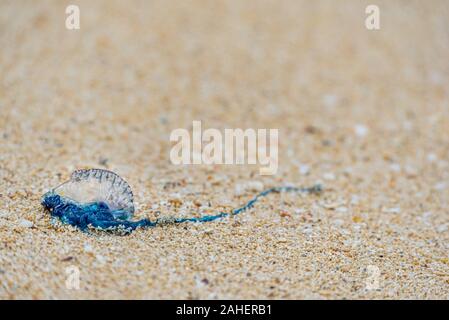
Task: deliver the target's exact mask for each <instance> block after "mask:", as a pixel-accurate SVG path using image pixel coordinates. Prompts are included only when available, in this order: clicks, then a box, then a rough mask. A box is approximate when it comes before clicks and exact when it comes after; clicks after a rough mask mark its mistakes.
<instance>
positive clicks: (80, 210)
mask: <svg viewBox="0 0 449 320" xmlns="http://www.w3.org/2000/svg"><path fill="white" fill-rule="evenodd" d="M321 191H322V187H321V186H320V185H315V186H312V187H309V188H298V187H291V186H286V187H275V188H270V189H267V190H265V191H262V192H260V193H259V194H257V195H256V196H255V197H254V198H252V199H251V200H250V201H248V202H247V203H246V204H244V205H243V206H241V207H239V208H236V209H234V210H232V211H231V212H219V213H217V214H216V215H205V216H201V217H192V218H174V219H171V220H170V222H171V223H183V222H209V221H214V220H217V219H220V218H224V217H228V216H232V215H237V214H240V213H242V212H244V211H246V210H248V209H250V208H252V207H253V206H254V205H255V203H256V202H257V201H258V200H259V199H260V198H261V197H265V196H267V195H269V194H271V193H279V192H295V193H307V194H319V193H321ZM42 205H43V206H44V207H45V208H46V209H47V210H48V211H49V212H50V213H51V215H52V216H53V217H55V218H58V219H59V220H60V221H61V222H62V223H64V224H69V225H72V226H74V227H77V228H79V229H80V230H82V231H87V230H88V229H96V230H105V231H118V232H121V233H125V234H126V233H130V232H132V231H133V230H135V229H137V228H148V227H155V226H157V225H161V224H164V223H167V219H160V220H155V221H151V220H149V219H141V220H131V219H132V216H133V214H134V199H133V193H132V190H131V187H130V186H129V184H128V183H127V182H126V181H125V180H124V179H122V178H121V177H120V176H118V175H117V174H115V173H114V172H111V171H108V170H103V169H85V170H77V171H75V172H73V173H72V175H71V178H70V180H69V181H67V182H64V183H63V184H61V185H59V186H58V187H56V188H54V189H52V190H51V191H49V192H47V193H46V194H44V196H43V198H42Z"/></svg>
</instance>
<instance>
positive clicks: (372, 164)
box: [0, 0, 449, 299]
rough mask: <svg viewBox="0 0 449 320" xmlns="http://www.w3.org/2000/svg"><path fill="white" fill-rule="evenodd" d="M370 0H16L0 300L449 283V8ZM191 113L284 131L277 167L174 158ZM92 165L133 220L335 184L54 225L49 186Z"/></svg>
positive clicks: (4, 95)
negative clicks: (131, 225)
mask: <svg viewBox="0 0 449 320" xmlns="http://www.w3.org/2000/svg"><path fill="white" fill-rule="evenodd" d="M72 3H76V4H78V5H79V6H80V9H81V29H80V30H78V31H74V30H67V29H66V28H65V24H64V23H65V18H66V15H65V13H64V11H65V7H66V5H68V4H72ZM367 4H369V3H368V2H365V1H355V0H354V1H298V0H292V1H262V0H261V1H238V0H235V1H135V2H128V1H126V2H125V1H5V0H2V1H1V2H0V46H1V50H0V112H1V117H0V298H2V299H28V298H31V299H60V298H67V299H80V298H89V299H91V298H95V299H104V298H113V299H115V298H125V299H147V298H149V299H166V298H175V299H185V298H187V299H222V298H231V299H248V298H254V299H262V298H263V299H267V298H268V299H284V298H285V299H311V298H317V299H342V298H345V299H367V298H368V299H371V298H376V299H414V298H423V299H431V298H435V299H448V298H449V256H448V246H449V231H448V228H449V202H448V197H449V170H448V169H449V159H448V152H449V129H448V128H449V90H448V88H449V60H448V59H447V58H448V53H449V33H448V30H449V19H448V16H449V5H448V2H447V1H444V0H442V1H398V0H395V1H376V4H378V5H379V7H380V10H381V29H380V30H377V31H369V30H367V29H366V28H365V25H364V20H365V17H366V15H365V6H366V5H367ZM193 120H201V121H202V122H203V126H204V127H205V128H217V129H219V130H222V129H224V128H254V129H257V128H278V129H279V130H280V131H279V134H280V137H279V170H278V172H277V174H276V175H273V176H261V175H259V171H258V166H255V165H243V166H237V165H236V166H224V165H214V166H207V165H190V166H189V165H186V166H174V165H172V164H171V162H170V158H169V152H170V148H171V146H172V144H171V143H170V141H169V136H170V133H171V131H172V130H174V129H176V128H190V127H191V125H192V121H193ZM91 167H95V168H104V169H109V170H113V171H114V172H117V173H118V174H120V175H121V176H122V177H123V178H125V179H126V180H127V181H128V182H129V183H130V185H131V186H132V188H133V191H134V194H135V201H136V218H143V217H148V218H151V219H155V218H157V217H159V218H160V217H173V216H175V217H176V216H188V215H190V214H208V213H209V214H210V213H214V212H217V211H220V210H230V208H233V207H236V206H238V205H240V204H242V203H244V202H245V201H247V200H248V199H250V198H251V197H252V196H253V195H254V194H255V193H256V192H257V189H258V188H260V187H261V186H263V187H264V188H268V187H272V186H279V185H286V184H290V185H297V186H309V185H312V184H315V183H322V184H323V186H324V188H325V191H324V193H323V194H322V195H320V196H298V195H291V194H289V195H272V196H270V197H269V198H265V199H263V200H262V201H261V202H260V203H258V204H257V205H256V207H255V208H254V209H251V210H250V211H248V212H246V213H244V214H242V215H240V216H237V217H232V218H227V219H223V220H222V221H219V222H213V223H206V224H184V225H166V226H163V227H157V228H153V229H148V230H138V231H136V232H134V233H133V234H131V235H129V236H116V235H111V234H105V233H99V234H87V233H83V232H80V231H79V230H76V229H74V228H73V227H68V226H61V225H60V224H58V223H52V221H51V219H50V215H49V214H48V212H45V211H44V210H43V209H42V207H41V205H40V199H41V196H42V195H43V193H44V192H45V191H47V190H49V189H50V188H52V187H54V186H56V185H58V184H59V183H61V182H63V181H65V180H66V179H67V178H68V177H69V176H70V174H71V172H72V171H73V170H74V169H77V168H91ZM192 212H193V213H192ZM73 270H79V289H76V286H74V285H73V284H74V283H75V284H76V282H73V281H72V280H73V279H74V278H73V277H72V278H70V277H71V276H73V275H74V273H73Z"/></svg>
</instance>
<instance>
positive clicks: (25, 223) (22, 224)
mask: <svg viewBox="0 0 449 320" xmlns="http://www.w3.org/2000/svg"><path fill="white" fill-rule="evenodd" d="M19 226H20V227H22V228H32V227H33V226H34V223H33V222H31V221H30V220H27V219H22V220H20V222H19Z"/></svg>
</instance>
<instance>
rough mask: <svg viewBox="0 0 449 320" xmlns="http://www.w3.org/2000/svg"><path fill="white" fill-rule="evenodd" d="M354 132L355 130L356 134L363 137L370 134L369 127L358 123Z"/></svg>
mask: <svg viewBox="0 0 449 320" xmlns="http://www.w3.org/2000/svg"><path fill="white" fill-rule="evenodd" d="M354 132H355V134H356V136H358V137H360V138H363V137H364V136H366V135H367V134H368V128H367V127H366V126H364V125H363V124H356V125H355V126H354Z"/></svg>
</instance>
